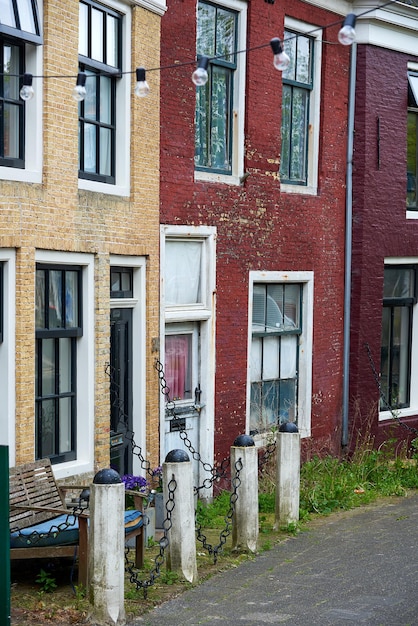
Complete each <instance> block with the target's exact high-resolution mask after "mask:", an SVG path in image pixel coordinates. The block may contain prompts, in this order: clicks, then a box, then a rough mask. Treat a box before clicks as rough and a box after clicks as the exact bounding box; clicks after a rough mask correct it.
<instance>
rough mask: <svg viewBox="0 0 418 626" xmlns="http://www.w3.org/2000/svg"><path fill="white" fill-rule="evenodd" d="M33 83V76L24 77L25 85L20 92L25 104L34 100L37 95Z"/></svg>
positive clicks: (25, 75) (26, 75)
mask: <svg viewBox="0 0 418 626" xmlns="http://www.w3.org/2000/svg"><path fill="white" fill-rule="evenodd" d="M32 81H33V76H32V74H24V75H23V85H22V89H21V90H20V97H21V98H22V100H24V101H25V102H27V101H28V100H30V99H31V98H33V96H34V94H35V92H34V90H33V87H32Z"/></svg>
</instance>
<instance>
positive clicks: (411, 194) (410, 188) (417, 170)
mask: <svg viewBox="0 0 418 626" xmlns="http://www.w3.org/2000/svg"><path fill="white" fill-rule="evenodd" d="M407 139H408V142H407V206H408V207H414V208H418V197H417V175H418V163H417V151H418V114H417V113H411V112H409V113H408V134H407Z"/></svg>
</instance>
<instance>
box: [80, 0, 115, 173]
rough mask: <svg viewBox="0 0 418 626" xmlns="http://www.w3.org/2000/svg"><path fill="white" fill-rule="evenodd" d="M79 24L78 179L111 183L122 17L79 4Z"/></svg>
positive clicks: (99, 7)
mask: <svg viewBox="0 0 418 626" xmlns="http://www.w3.org/2000/svg"><path fill="white" fill-rule="evenodd" d="M79 21H80V31H79V63H80V70H81V71H83V72H85V73H86V75H87V81H86V90H87V95H86V98H85V99H84V100H83V101H82V102H80V104H79V116H80V117H79V119H80V123H79V125H80V127H79V153H80V164H79V176H80V177H81V178H87V179H90V180H96V181H100V182H105V183H114V182H115V172H116V163H115V158H116V156H115V155H116V81H117V80H118V78H120V76H121V70H122V66H121V61H122V59H121V57H122V54H121V32H122V31H121V28H122V17H121V16H120V15H119V14H118V13H116V12H115V11H112V10H111V9H108V8H106V7H104V6H102V5H100V4H96V3H94V2H90V0H83V1H82V2H80V17H79Z"/></svg>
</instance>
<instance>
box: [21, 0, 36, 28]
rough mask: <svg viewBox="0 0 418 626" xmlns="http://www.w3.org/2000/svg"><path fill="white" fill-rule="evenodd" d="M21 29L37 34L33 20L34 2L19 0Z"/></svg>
mask: <svg viewBox="0 0 418 626" xmlns="http://www.w3.org/2000/svg"><path fill="white" fill-rule="evenodd" d="M17 6H18V12H19V19H20V28H21V29H22V30H25V31H26V32H28V33H33V34H36V28H35V21H34V18H33V9H32V0H17Z"/></svg>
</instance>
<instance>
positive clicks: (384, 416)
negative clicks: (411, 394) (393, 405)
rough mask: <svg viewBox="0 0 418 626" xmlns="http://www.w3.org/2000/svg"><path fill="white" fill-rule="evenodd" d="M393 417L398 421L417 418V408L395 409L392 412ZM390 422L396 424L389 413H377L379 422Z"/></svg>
mask: <svg viewBox="0 0 418 626" xmlns="http://www.w3.org/2000/svg"><path fill="white" fill-rule="evenodd" d="M394 413H395V415H396V416H397V417H398V418H399V419H404V418H407V417H417V416H418V408H416V409H414V408H413V407H412V408H411V407H408V408H407V409H397V410H394ZM388 420H391V421H392V422H396V418H394V417H393V414H392V413H391V411H380V412H379V422H387V421H388Z"/></svg>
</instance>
